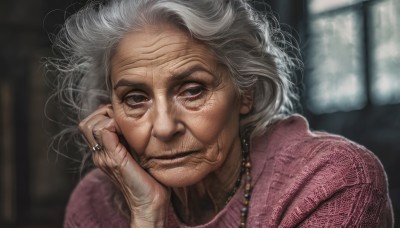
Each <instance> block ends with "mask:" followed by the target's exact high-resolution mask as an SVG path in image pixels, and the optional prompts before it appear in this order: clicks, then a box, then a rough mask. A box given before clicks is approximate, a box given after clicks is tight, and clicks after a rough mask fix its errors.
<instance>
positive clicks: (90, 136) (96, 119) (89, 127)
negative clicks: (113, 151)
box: [79, 115, 108, 147]
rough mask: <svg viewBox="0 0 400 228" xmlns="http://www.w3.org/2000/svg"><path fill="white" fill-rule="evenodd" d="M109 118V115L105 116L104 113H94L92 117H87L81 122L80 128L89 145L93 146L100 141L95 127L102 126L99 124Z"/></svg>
mask: <svg viewBox="0 0 400 228" xmlns="http://www.w3.org/2000/svg"><path fill="white" fill-rule="evenodd" d="M107 118H108V117H105V116H103V115H94V116H91V117H90V118H86V119H85V122H81V123H80V124H79V130H80V131H81V133H82V134H83V136H84V138H85V140H86V143H87V144H88V146H89V147H93V146H94V145H96V144H97V143H100V142H98V141H97V139H96V137H95V135H94V132H93V129H94V128H95V126H97V127H100V126H98V124H99V123H100V122H102V121H103V120H105V119H107Z"/></svg>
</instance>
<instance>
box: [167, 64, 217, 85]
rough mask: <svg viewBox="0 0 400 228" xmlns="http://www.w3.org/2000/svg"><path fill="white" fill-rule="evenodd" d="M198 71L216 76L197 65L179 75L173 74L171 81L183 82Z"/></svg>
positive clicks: (178, 73)
mask: <svg viewBox="0 0 400 228" xmlns="http://www.w3.org/2000/svg"><path fill="white" fill-rule="evenodd" d="M197 71H204V72H207V73H208V74H210V75H212V76H214V74H212V73H211V72H210V71H209V70H207V69H205V68H204V67H202V66H200V65H195V66H193V67H190V68H188V69H186V70H184V71H182V72H177V73H174V74H172V75H171V78H170V80H171V81H172V82H177V81H181V80H183V79H185V78H187V77H189V76H190V75H191V74H193V73H194V72H197Z"/></svg>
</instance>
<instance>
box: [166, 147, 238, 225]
mask: <svg viewBox="0 0 400 228" xmlns="http://www.w3.org/2000/svg"><path fill="white" fill-rule="evenodd" d="M236 144H238V145H236ZM241 157H242V152H241V146H240V141H239V142H238V143H235V145H233V148H232V150H231V152H230V153H229V154H228V156H227V158H226V161H225V162H224V163H223V164H222V166H221V167H220V168H219V169H218V170H216V171H215V172H212V173H210V174H209V175H208V176H207V177H206V178H204V179H203V180H202V181H201V182H199V183H197V184H195V185H192V186H187V187H182V188H174V189H173V192H172V203H173V205H174V209H175V211H176V213H177V215H178V216H179V217H180V219H181V220H182V222H184V223H185V224H187V225H199V224H204V223H206V222H208V221H210V220H211V219H212V218H214V217H215V215H216V214H217V213H218V212H220V211H221V210H222V209H223V208H224V207H225V205H226V201H227V199H228V197H229V196H230V195H231V194H232V191H233V189H234V187H235V183H236V180H237V179H238V178H239V175H240V169H241Z"/></svg>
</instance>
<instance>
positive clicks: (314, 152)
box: [64, 115, 394, 228]
mask: <svg viewBox="0 0 400 228" xmlns="http://www.w3.org/2000/svg"><path fill="white" fill-rule="evenodd" d="M250 150H251V152H250V157H251V162H252V171H251V175H252V180H253V185H254V188H253V191H252V197H251V202H250V207H249V214H248V219H247V225H248V227H295V226H296V227H393V223H394V221H393V212H392V207H391V202H390V199H389V196H388V189H387V179H386V175H385V172H384V170H383V167H382V165H381V163H380V162H379V160H378V159H377V158H376V157H375V156H374V155H373V154H372V153H371V152H369V151H368V150H367V149H365V148H364V147H362V146H360V145H357V144H355V143H353V142H351V141H349V140H347V139H345V138H343V137H340V136H335V135H331V134H327V133H321V132H310V131H309V128H308V123H307V121H306V120H305V119H304V118H303V117H302V116H299V115H294V116H291V117H289V118H287V119H285V120H282V121H279V122H278V123H276V124H274V125H273V126H271V127H270V129H269V131H268V133H267V134H266V135H264V136H262V137H259V138H256V139H254V140H253V141H252V143H251V148H250ZM113 189H115V188H114V187H113V184H112V182H111V181H109V180H108V179H107V177H106V176H105V174H103V173H102V172H101V171H100V170H98V169H95V170H94V171H92V172H90V173H89V174H88V175H87V176H86V177H85V178H84V179H82V181H80V183H79V184H78V186H77V187H76V188H75V190H74V192H73V193H72V195H71V198H70V201H69V203H68V206H67V209H66V215H65V220H64V227H67V228H70V227H129V219H128V218H125V217H123V216H122V215H121V214H120V213H118V210H116V209H115V207H114V206H113V205H112V203H111V196H112V194H113V191H114V190H113ZM242 200H243V189H242V188H240V189H239V190H238V191H237V192H236V194H235V195H234V196H233V198H232V199H231V200H230V201H229V203H228V204H227V205H226V207H225V208H224V209H223V210H222V211H220V212H219V213H218V214H217V215H216V216H215V217H214V218H213V219H212V220H211V221H209V222H208V223H207V224H203V225H200V226H196V227H238V225H239V219H240V209H241V208H242ZM168 227H188V226H185V225H184V224H183V223H181V222H180V221H179V219H178V218H177V217H176V215H175V213H174V209H173V207H172V206H170V209H169V211H168Z"/></svg>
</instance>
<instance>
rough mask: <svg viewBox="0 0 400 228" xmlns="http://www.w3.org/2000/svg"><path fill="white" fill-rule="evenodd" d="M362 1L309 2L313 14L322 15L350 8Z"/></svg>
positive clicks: (331, 0) (314, 0)
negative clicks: (325, 12)
mask: <svg viewBox="0 0 400 228" xmlns="http://www.w3.org/2000/svg"><path fill="white" fill-rule="evenodd" d="M358 2H362V0H309V4H308V7H309V10H310V13H312V14H318V13H322V12H324V11H328V10H333V9H337V8H340V7H344V6H349V5H352V4H355V3H358Z"/></svg>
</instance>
